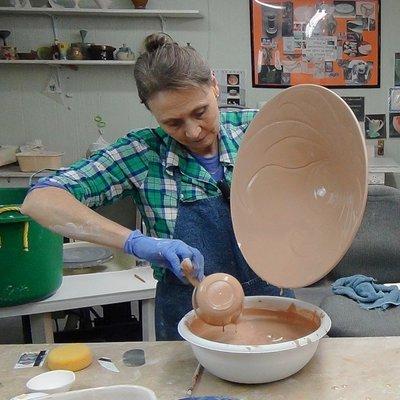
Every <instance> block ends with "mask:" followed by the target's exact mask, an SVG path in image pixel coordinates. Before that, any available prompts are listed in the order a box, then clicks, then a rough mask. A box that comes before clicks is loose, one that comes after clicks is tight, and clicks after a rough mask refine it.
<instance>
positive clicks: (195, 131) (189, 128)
mask: <svg viewBox="0 0 400 400" xmlns="http://www.w3.org/2000/svg"><path fill="white" fill-rule="evenodd" d="M200 132H201V128H200V126H199V125H197V124H196V123H187V124H186V127H185V133H186V137H187V138H189V139H194V140H196V139H197V138H198V137H199V136H200Z"/></svg>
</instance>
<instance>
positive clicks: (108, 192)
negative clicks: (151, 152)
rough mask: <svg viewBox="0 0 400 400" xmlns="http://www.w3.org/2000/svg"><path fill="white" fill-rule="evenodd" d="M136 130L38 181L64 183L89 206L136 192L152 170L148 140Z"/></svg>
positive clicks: (52, 183) (99, 204) (63, 185)
mask: <svg viewBox="0 0 400 400" xmlns="http://www.w3.org/2000/svg"><path fill="white" fill-rule="evenodd" d="M144 131H146V130H143V131H137V132H132V133H130V134H128V135H127V136H125V137H123V138H120V139H118V140H117V141H116V142H115V143H114V144H112V145H111V146H109V147H107V148H106V149H104V150H100V151H98V152H96V153H95V154H93V155H92V156H91V157H90V158H88V159H82V160H79V161H77V162H75V163H73V164H72V165H70V166H69V167H68V168H63V169H61V170H59V171H57V173H56V174H54V175H52V176H50V177H46V178H42V179H40V180H39V181H38V185H39V186H40V185H43V184H45V185H48V186H58V187H59V186H60V185H61V186H62V187H63V188H65V189H66V190H68V191H69V192H70V193H71V194H72V195H73V196H74V197H75V198H76V199H77V200H79V201H80V202H82V203H83V204H85V205H87V206H88V207H99V206H101V205H104V204H109V203H112V202H114V201H115V200H117V199H118V198H121V197H125V196H126V195H128V194H130V193H132V192H134V191H135V190H137V189H139V188H140V187H141V184H142V182H143V180H144V179H145V177H146V176H147V171H148V162H147V157H146V155H147V153H148V146H147V144H146V143H145V142H144V141H142V140H140V136H141V135H140V133H141V132H144Z"/></svg>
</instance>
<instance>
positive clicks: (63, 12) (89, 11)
mask: <svg viewBox="0 0 400 400" xmlns="http://www.w3.org/2000/svg"><path fill="white" fill-rule="evenodd" d="M0 14H7V15H32V16H35V15H45V16H49V17H52V19H54V18H55V17H62V16H74V17H80V16H89V17H127V18H159V19H160V20H161V24H162V25H163V28H164V24H165V21H164V20H165V19H166V18H192V19H193V18H203V16H202V14H201V13H200V11H199V10H158V9H155V10H151V9H143V10H142V9H134V8H133V9H93V8H50V7H30V8H15V7H0ZM53 27H54V20H53ZM163 31H164V29H163ZM0 64H10V65H14V64H31V65H50V66H62V65H67V66H78V65H79V66H81V65H82V66H83V65H98V66H104V65H108V66H127V65H134V64H135V61H118V60H109V61H103V60H0Z"/></svg>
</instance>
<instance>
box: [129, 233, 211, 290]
mask: <svg viewBox="0 0 400 400" xmlns="http://www.w3.org/2000/svg"><path fill="white" fill-rule="evenodd" d="M124 251H125V253H128V254H133V255H134V256H136V257H138V258H141V259H144V260H147V261H149V262H151V263H154V264H156V265H158V266H160V267H163V268H168V269H169V270H171V271H172V272H173V273H174V274H175V275H176V276H177V277H178V278H179V279H180V280H181V281H182V282H185V283H187V281H186V279H185V277H184V274H183V271H182V267H181V262H182V261H183V260H184V259H185V258H189V259H190V260H191V261H192V265H193V276H194V277H195V278H196V279H198V280H199V281H201V280H202V279H203V278H204V257H203V255H202V254H201V253H200V251H199V250H197V249H196V248H194V247H191V246H189V245H187V244H186V243H185V242H182V240H176V239H156V238H152V237H149V236H145V235H143V234H142V233H141V232H140V231H139V230H136V231H133V232H132V233H131V234H130V235H129V237H128V239H127V240H126V242H125V246H124Z"/></svg>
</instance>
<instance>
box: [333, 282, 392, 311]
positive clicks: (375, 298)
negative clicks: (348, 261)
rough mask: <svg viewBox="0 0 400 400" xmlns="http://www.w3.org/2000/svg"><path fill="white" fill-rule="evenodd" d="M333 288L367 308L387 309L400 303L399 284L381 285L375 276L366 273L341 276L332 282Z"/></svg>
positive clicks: (337, 292)
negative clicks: (376, 281) (365, 274)
mask: <svg viewBox="0 0 400 400" xmlns="http://www.w3.org/2000/svg"><path fill="white" fill-rule="evenodd" d="M332 290H333V293H335V294H341V295H345V296H347V297H350V298H351V299H353V300H356V301H357V302H358V303H359V305H360V307H361V308H364V309H366V310H370V309H373V308H380V309H382V310H386V309H387V308H388V307H389V306H390V305H394V306H398V305H400V290H399V289H398V288H397V286H394V285H391V286H386V285H379V284H377V283H375V279H374V278H371V277H368V276H364V275H352V276H347V277H344V278H340V279H338V280H336V281H335V282H334V283H333V284H332Z"/></svg>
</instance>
